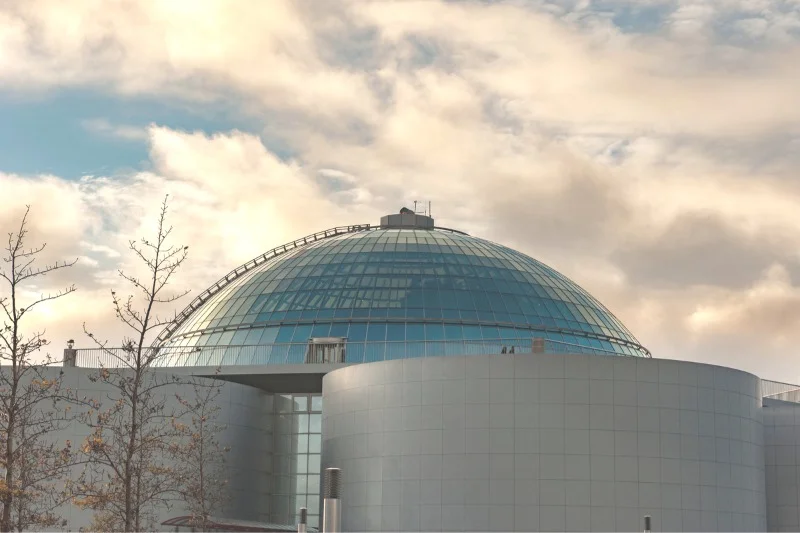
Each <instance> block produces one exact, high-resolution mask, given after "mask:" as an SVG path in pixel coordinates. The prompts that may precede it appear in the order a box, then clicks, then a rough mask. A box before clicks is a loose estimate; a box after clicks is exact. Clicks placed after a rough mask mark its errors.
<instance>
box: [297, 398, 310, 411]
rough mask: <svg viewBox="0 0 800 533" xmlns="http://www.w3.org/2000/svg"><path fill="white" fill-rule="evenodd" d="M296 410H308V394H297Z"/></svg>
mask: <svg viewBox="0 0 800 533" xmlns="http://www.w3.org/2000/svg"><path fill="white" fill-rule="evenodd" d="M294 410H295V411H303V412H305V411H308V396H295V397H294Z"/></svg>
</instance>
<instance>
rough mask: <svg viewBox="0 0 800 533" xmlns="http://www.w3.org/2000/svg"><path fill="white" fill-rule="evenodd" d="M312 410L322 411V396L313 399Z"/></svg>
mask: <svg viewBox="0 0 800 533" xmlns="http://www.w3.org/2000/svg"><path fill="white" fill-rule="evenodd" d="M311 410H312V411H315V412H320V411H322V396H312V397H311Z"/></svg>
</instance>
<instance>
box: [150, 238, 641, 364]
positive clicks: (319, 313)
mask: <svg viewBox="0 0 800 533" xmlns="http://www.w3.org/2000/svg"><path fill="white" fill-rule="evenodd" d="M329 337H335V338H340V339H346V356H345V359H346V360H347V361H348V362H369V361H378V360H384V359H397V358H406V357H425V356H433V355H448V354H452V355H462V354H466V353H471V352H474V353H501V352H503V351H506V350H512V349H516V350H523V351H531V349H532V344H531V343H532V342H533V341H532V340H531V339H533V338H540V339H544V342H545V345H546V350H545V351H562V352H589V353H598V354H602V353H607V354H609V355H630V356H643V357H647V356H649V352H647V350H646V349H645V348H643V347H642V346H641V345H640V344H639V342H638V341H637V340H636V338H635V337H634V336H633V335H632V334H631V333H630V332H629V331H628V330H627V329H626V328H625V326H624V325H622V323H621V322H620V321H619V320H618V319H617V318H616V317H614V315H612V314H611V313H610V312H609V311H608V310H607V309H606V308H605V307H603V305H602V304H600V302H598V301H597V300H596V299H595V298H593V297H592V296H591V295H589V294H588V293H587V292H586V291H584V290H583V289H582V288H580V287H579V286H578V285H576V284H575V283H574V282H572V281H570V280H569V279H567V278H566V277H565V276H563V275H561V274H560V273H558V272H557V271H555V270H553V269H552V268H550V267H548V266H546V265H544V264H542V263H540V262H539V261H536V260H535V259H532V258H531V257H528V256H526V255H524V254H522V253H520V252H517V251H515V250H512V249H510V248H507V247H504V246H501V245H498V244H495V243H492V242H489V241H485V240H482V239H478V238H475V237H471V236H468V235H465V234H461V233H457V232H451V231H444V230H428V229H395V228H391V229H387V228H382V229H369V230H364V231H359V232H353V233H346V234H342V235H338V236H336V237H330V238H326V239H322V240H318V241H316V242H311V243H309V244H306V245H302V246H300V247H297V248H294V249H291V250H289V251H287V252H285V253H282V254H280V255H278V256H276V257H275V258H272V259H270V260H268V261H266V262H264V263H262V264H260V265H258V266H256V267H254V268H252V269H250V270H249V271H248V272H246V273H244V274H242V275H240V276H239V277H237V278H236V279H234V280H233V281H232V282H230V283H228V284H227V285H225V286H224V287H223V288H222V289H221V290H219V291H218V292H217V293H216V294H214V295H213V296H211V297H210V298H209V299H208V300H207V301H205V302H204V303H203V304H202V305H201V306H200V307H199V308H197V309H195V310H194V311H193V312H192V313H191V314H190V315H189V316H188V318H186V319H185V320H184V321H183V322H182V323H181V324H180V326H179V327H178V328H177V329H176V330H175V331H174V332H173V333H172V334H171V335H170V337H169V339H167V341H166V344H165V349H168V350H169V351H170V352H171V355H170V356H169V357H167V358H165V362H164V364H166V365H190V366H195V365H217V364H224V365H231V364H288V363H302V362H304V361H305V360H306V359H305V358H306V357H307V354H308V344H309V341H310V339H321V338H329ZM342 342H345V341H342Z"/></svg>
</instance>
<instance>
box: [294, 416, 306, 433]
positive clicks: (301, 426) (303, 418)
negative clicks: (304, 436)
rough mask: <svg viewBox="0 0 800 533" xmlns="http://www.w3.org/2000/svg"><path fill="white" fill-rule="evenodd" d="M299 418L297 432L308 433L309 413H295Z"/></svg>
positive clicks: (297, 418)
mask: <svg viewBox="0 0 800 533" xmlns="http://www.w3.org/2000/svg"><path fill="white" fill-rule="evenodd" d="M294 416H295V417H296V420H297V426H296V429H295V432H296V433H308V415H294Z"/></svg>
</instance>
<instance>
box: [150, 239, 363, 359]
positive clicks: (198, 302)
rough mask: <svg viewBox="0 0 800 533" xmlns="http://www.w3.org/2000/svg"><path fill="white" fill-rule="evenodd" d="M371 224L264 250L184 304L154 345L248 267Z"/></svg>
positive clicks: (161, 341)
mask: <svg viewBox="0 0 800 533" xmlns="http://www.w3.org/2000/svg"><path fill="white" fill-rule="evenodd" d="M371 228H372V226H370V225H369V224H357V225H354V226H337V227H335V228H331V229H326V230H325V231H318V232H317V233H312V234H311V235H307V236H305V237H303V238H301V239H297V240H294V241H292V242H290V243H286V244H283V245H281V246H277V247H275V248H273V249H272V250H269V251H268V252H265V253H263V254H261V255H259V256H258V257H256V258H254V259H251V260H250V261H248V262H247V263H245V264H243V265H241V266H239V267H237V268H235V269H233V270H231V271H230V272H228V273H227V274H226V275H225V276H224V277H222V278H220V280H219V281H217V282H216V283H214V284H213V285H212V286H211V287H209V288H208V289H206V290H205V291H203V292H202V293H201V294H200V295H199V296H197V297H196V298H195V299H194V300H192V302H191V303H190V304H189V305H187V306H186V308H185V309H184V310H183V311H181V312H180V313H178V314H177V315H176V316H175V318H174V319H173V320H172V321H171V322H170V323H169V324H167V326H166V327H165V328H164V329H162V330H161V333H159V334H158V337H156V339H155V342H154V343H153V345H154V346H161V345H162V344H163V343H164V342H165V341H166V340H167V339H169V338H170V337H171V336H172V334H173V333H175V331H176V330H177V329H178V328H179V327H181V325H182V324H183V323H184V322H186V320H187V319H188V318H189V317H190V316H191V315H192V313H194V312H195V311H197V309H199V308H200V307H201V306H202V305H203V304H204V303H206V302H207V301H208V299H209V298H211V297H212V296H214V295H215V294H217V293H218V292H219V291H221V290H222V289H223V288H224V287H226V286H227V285H228V284H229V283H230V282H232V281H233V280H235V279H236V278H238V277H239V276H241V275H242V274H245V273H246V272H249V271H250V269H252V268H255V267H257V266H259V265H262V264H264V263H266V262H267V261H269V260H270V259H273V258H275V257H278V256H279V255H283V254H285V253H286V252H288V251H289V250H294V249H295V248H299V247H300V246H305V245H306V244H310V243H312V242H316V241H320V240H323V239H329V238H331V237H336V236H337V235H343V234H346V233H357V232H360V231H366V230H369V229H371Z"/></svg>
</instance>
